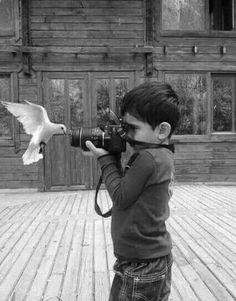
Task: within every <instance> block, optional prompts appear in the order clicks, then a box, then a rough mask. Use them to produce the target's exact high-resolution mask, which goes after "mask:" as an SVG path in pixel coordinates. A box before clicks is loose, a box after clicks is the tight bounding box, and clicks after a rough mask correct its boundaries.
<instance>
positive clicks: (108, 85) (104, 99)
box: [96, 77, 129, 127]
mask: <svg viewBox="0 0 236 301" xmlns="http://www.w3.org/2000/svg"><path fill="white" fill-rule="evenodd" d="M128 85H129V78H125V77H124V78H122V77H121V78H119V77H117V78H116V77H111V78H109V79H108V78H100V79H97V80H96V98H97V125H98V126H101V127H104V124H106V123H107V122H108V121H109V116H108V115H104V112H105V110H106V109H107V108H110V109H111V110H112V111H113V112H114V113H116V114H117V116H119V115H120V102H121V99H122V98H123V96H124V95H125V93H126V92H127V91H128Z"/></svg>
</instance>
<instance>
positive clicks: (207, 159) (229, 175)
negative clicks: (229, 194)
mask: <svg viewBox="0 0 236 301" xmlns="http://www.w3.org/2000/svg"><path fill="white" fill-rule="evenodd" d="M212 140H213V141H211V140H210V139H209V141H208V142H199V141H198V142H196V141H195V142H194V141H192V142H176V155H175V169H176V180H177V182H192V181H193V182H236V156H235V153H236V143H235V140H234V141H233V140H232V141H231V142H229V141H227V139H226V140H225V141H217V140H216V139H215V140H214V139H212Z"/></svg>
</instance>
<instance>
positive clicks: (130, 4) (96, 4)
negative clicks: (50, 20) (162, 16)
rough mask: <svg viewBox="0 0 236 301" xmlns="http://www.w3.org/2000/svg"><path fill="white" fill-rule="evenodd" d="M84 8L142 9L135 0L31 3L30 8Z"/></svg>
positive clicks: (139, 0) (140, 4) (140, 3)
mask: <svg viewBox="0 0 236 301" xmlns="http://www.w3.org/2000/svg"><path fill="white" fill-rule="evenodd" d="M83 5H84V7H86V8H94V7H100V8H102V7H104V8H107V7H110V8H120V7H123V8H125V7H126V8H130V7H133V8H141V7H142V1H141V0H136V1H129V2H127V1H125V0H123V1H122V0H121V1H118V2H117V0H110V1H109V2H108V1H90V0H87V1H86V3H84V4H83V3H82V2H81V1H77V0H74V1H73V0H72V1H68V2H65V1H55V0H54V1H52V0H51V1H35V0H34V1H32V7H34V8H41V7H44V8H47V7H54V8H59V7H63V8H65V7H70V8H76V7H77V8H78V7H80V8H81V7H83Z"/></svg>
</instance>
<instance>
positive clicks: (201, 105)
mask: <svg viewBox="0 0 236 301" xmlns="http://www.w3.org/2000/svg"><path fill="white" fill-rule="evenodd" d="M207 76H208V75H207V74H200V73H199V74H197V73H166V74H165V81H166V82H168V83H170V84H171V86H172V88H173V89H174V90H175V92H176V94H177V95H178V97H179V101H180V113H181V119H180V125H179V127H178V129H177V131H176V132H175V134H177V135H208V134H215V133H221V134H224V133H235V132H236V89H235V87H236V75H234V74H211V75H210V76H211V87H209V85H210V84H207V83H210V81H208V80H207ZM208 91H209V92H208ZM210 91H211V92H210Z"/></svg>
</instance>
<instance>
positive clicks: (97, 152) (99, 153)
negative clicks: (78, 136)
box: [83, 140, 109, 158]
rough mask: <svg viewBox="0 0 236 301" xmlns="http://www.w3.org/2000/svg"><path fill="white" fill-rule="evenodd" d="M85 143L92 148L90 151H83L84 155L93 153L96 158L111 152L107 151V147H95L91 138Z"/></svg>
mask: <svg viewBox="0 0 236 301" xmlns="http://www.w3.org/2000/svg"><path fill="white" fill-rule="evenodd" d="M85 144H86V146H87V148H88V149H89V150H90V152H83V154H84V155H88V156H91V155H92V156H94V157H96V158H99V157H101V156H104V155H107V154H109V152H108V151H106V150H105V149H103V148H97V147H95V146H94V144H93V143H92V142H91V141H89V140H88V141H86V142H85Z"/></svg>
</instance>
